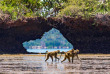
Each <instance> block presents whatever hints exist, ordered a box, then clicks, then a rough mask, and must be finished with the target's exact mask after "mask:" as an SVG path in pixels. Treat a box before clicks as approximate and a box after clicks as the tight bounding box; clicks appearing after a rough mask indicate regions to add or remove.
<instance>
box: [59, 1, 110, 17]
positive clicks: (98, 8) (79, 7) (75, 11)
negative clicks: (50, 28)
mask: <svg viewBox="0 0 110 74" xmlns="http://www.w3.org/2000/svg"><path fill="white" fill-rule="evenodd" d="M97 13H101V14H108V13H110V1H109V0H105V2H104V3H103V2H102V1H101V0H68V1H67V2H66V3H64V9H62V10H61V12H60V13H59V14H58V17H62V16H64V15H66V16H71V17H78V16H82V17H84V18H89V17H91V16H92V15H95V14H97Z"/></svg>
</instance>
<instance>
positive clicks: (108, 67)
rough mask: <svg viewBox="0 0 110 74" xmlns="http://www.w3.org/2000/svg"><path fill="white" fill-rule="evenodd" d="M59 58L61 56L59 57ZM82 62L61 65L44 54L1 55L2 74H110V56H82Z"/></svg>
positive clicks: (0, 69) (0, 70)
mask: <svg viewBox="0 0 110 74" xmlns="http://www.w3.org/2000/svg"><path fill="white" fill-rule="evenodd" d="M58 57H59V56H58ZM79 57H80V59H81V62H80V61H79V60H77V59H76V58H75V59H74V62H73V63H69V62H68V60H66V61H64V62H63V63H61V60H63V58H64V55H63V56H62V58H61V59H60V61H59V62H58V61H57V62H55V61H53V62H52V61H51V59H50V58H49V60H48V61H47V62H45V55H44V54H17V55H9V54H4V55H0V73H3V74H12V73H13V74H30V73H31V74H110V54H80V55H79Z"/></svg>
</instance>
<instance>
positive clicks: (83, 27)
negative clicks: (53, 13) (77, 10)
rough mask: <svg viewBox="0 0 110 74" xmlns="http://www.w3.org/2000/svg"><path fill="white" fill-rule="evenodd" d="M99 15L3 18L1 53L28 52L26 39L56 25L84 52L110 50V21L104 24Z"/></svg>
mask: <svg viewBox="0 0 110 74" xmlns="http://www.w3.org/2000/svg"><path fill="white" fill-rule="evenodd" d="M97 18H98V17H97ZM102 18H103V17H102ZM107 18H108V19H110V18H109V16H108V17H107ZM95 19H96V18H91V19H89V20H84V19H82V18H81V17H79V18H77V19H76V18H71V17H63V18H60V19H58V18H57V19H56V18H47V19H44V18H42V17H37V18H23V19H22V20H21V19H18V20H16V21H11V20H10V21H4V20H0V53H27V52H26V49H25V48H24V47H23V45H22V43H23V42H25V41H29V40H35V39H39V38H41V37H42V36H43V34H44V32H47V31H49V30H50V29H52V28H56V29H58V30H59V31H60V32H61V33H62V35H63V36H64V37H65V38H66V39H67V40H68V41H69V42H70V43H71V44H72V45H73V46H74V48H75V49H79V50H80V53H110V24H109V22H110V21H109V20H108V21H106V22H107V23H108V24H103V23H101V22H100V21H98V20H97V21H96V20H95ZM94 22H96V23H94Z"/></svg>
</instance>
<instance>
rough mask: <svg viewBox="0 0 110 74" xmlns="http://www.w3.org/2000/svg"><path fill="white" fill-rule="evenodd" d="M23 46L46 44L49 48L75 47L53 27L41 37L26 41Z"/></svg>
mask: <svg viewBox="0 0 110 74" xmlns="http://www.w3.org/2000/svg"><path fill="white" fill-rule="evenodd" d="M23 46H24V47H25V48H27V49H28V48H29V46H42V47H44V46H46V47H47V48H48V49H51V48H54V47H57V48H59V47H61V48H63V47H69V48H73V46H72V45H71V44H70V43H69V42H68V41H67V40H66V39H65V38H64V37H63V36H62V34H61V33H60V32H59V31H58V30H56V29H52V30H50V31H49V32H46V33H45V34H44V35H43V37H42V38H41V39H36V40H31V41H29V42H24V43H23Z"/></svg>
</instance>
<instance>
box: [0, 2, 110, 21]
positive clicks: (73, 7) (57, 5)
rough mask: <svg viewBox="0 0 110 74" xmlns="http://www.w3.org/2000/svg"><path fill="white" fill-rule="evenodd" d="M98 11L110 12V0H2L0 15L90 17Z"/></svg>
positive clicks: (19, 16)
mask: <svg viewBox="0 0 110 74" xmlns="http://www.w3.org/2000/svg"><path fill="white" fill-rule="evenodd" d="M97 13H101V14H110V0H0V15H1V14H9V15H10V18H11V19H14V20H16V19H18V18H22V17H36V16H42V17H49V16H57V17H62V16H64V15H66V16H71V17H77V16H82V17H85V18H88V17H90V16H92V15H95V14H97ZM57 14H58V15H57Z"/></svg>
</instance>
